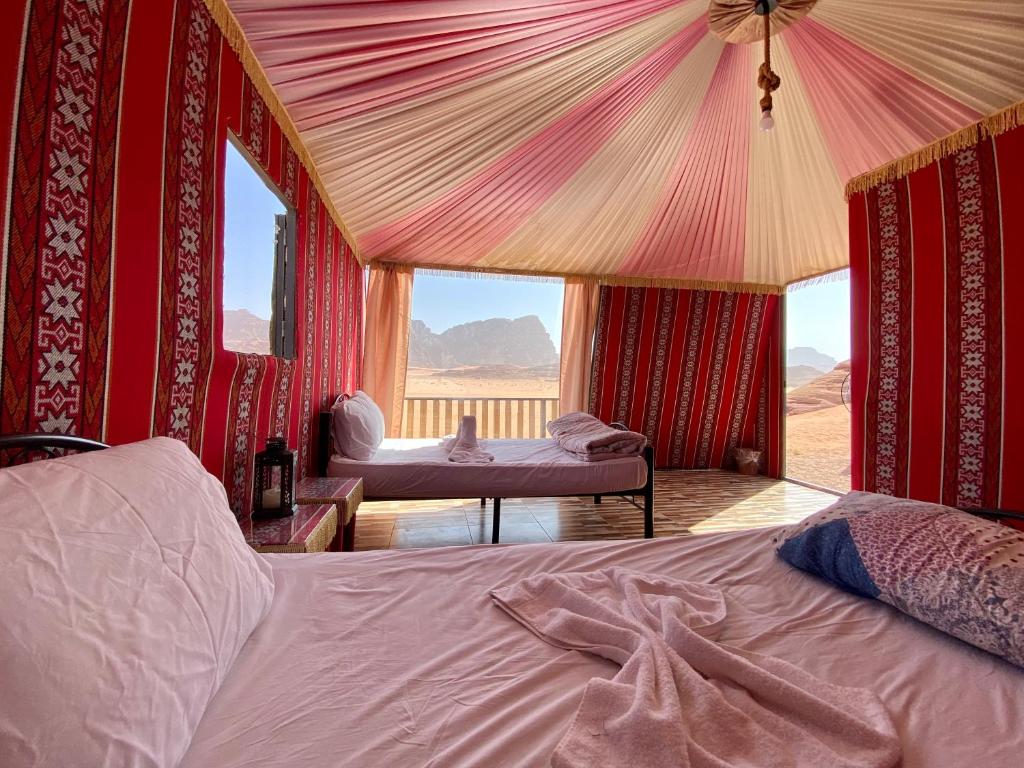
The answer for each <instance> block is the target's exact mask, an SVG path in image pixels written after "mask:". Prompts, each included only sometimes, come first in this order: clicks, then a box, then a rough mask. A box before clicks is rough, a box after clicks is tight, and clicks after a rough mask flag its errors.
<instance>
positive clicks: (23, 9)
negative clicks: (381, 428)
mask: <svg viewBox="0 0 1024 768" xmlns="http://www.w3.org/2000/svg"><path fill="white" fill-rule="evenodd" d="M135 5H136V6H137V7H136V8H134V11H133V12H132V13H129V2H128V0H34V2H31V3H29V2H26V1H25V0H17V1H16V2H14V3H12V4H11V6H12V7H9V8H5V11H6V12H7V14H6V18H5V20H6V22H7V23H6V24H5V28H6V29H7V30H8V32H5V33H4V34H5V35H6V36H7V37H6V38H5V42H6V43H8V46H6V47H3V48H4V51H5V54H4V56H3V58H2V59H0V65H2V66H3V67H4V70H3V77H2V78H0V81H3V82H5V83H7V82H10V83H13V84H15V85H16V91H12V92H11V93H10V94H9V95H10V98H4V99H2V100H0V135H2V143H0V150H2V151H3V152H4V156H3V163H4V164H3V169H4V175H5V180H4V184H3V185H0V187H2V189H3V190H4V192H3V197H2V198H0V203H2V205H3V212H4V223H5V232H6V237H5V241H4V253H3V255H4V263H3V268H2V271H0V275H2V278H0V280H2V283H0V290H2V292H3V307H2V323H3V325H2V333H0V339H2V344H3V347H2V352H0V355H2V357H0V360H2V372H0V431H3V432H26V431H48V432H66V433H71V434H79V435H84V436H87V437H95V438H99V439H101V440H105V441H107V442H110V443H123V442H129V441H133V440H139V439H143V438H147V437H149V436H151V435H169V436H172V437H175V438H178V439H180V440H182V441H184V442H185V443H187V444H188V445H189V446H190V447H191V448H192V450H193V451H195V452H196V453H197V454H198V455H199V456H200V457H201V458H202V460H203V463H204V464H205V466H206V467H207V468H208V469H209V470H210V471H211V472H213V473H214V474H216V475H217V476H218V477H221V478H222V479H223V480H224V483H225V486H226V488H227V490H228V495H229V498H230V500H231V503H232V505H233V506H234V508H235V510H236V512H237V513H239V514H241V513H242V512H243V511H244V510H245V509H247V508H248V506H249V503H250V494H251V490H250V487H251V472H252V457H253V454H254V452H255V451H256V450H258V449H259V448H260V447H262V444H263V442H264V440H265V439H266V437H267V436H268V435H271V434H282V435H286V436H287V437H288V442H289V444H290V445H291V446H292V447H293V449H296V450H297V451H298V452H299V454H300V473H304V472H306V471H308V470H309V469H310V466H311V463H312V458H313V457H312V453H313V449H312V446H313V445H315V442H314V441H315V439H316V435H315V430H316V425H317V421H316V419H315V418H314V416H315V413H316V411H317V410H318V409H320V408H321V407H324V406H326V405H329V404H330V402H331V401H332V400H333V398H334V397H336V396H337V395H338V394H339V393H342V392H352V391H353V390H354V389H355V388H356V387H357V386H358V384H359V381H360V361H361V357H362V300H363V296H362V286H363V283H362V270H361V268H360V267H359V265H358V263H357V262H356V260H355V258H354V257H353V255H352V251H351V249H350V247H349V245H348V244H347V243H346V242H345V241H344V239H343V238H342V236H341V233H340V231H339V230H338V228H337V226H336V225H335V224H334V221H333V219H332V218H331V216H330V215H329V214H328V211H327V207H326V206H325V205H324V204H322V202H321V201H320V200H319V198H318V197H317V193H316V191H315V189H314V187H313V184H312V183H311V182H310V180H309V177H308V175H307V173H306V171H305V169H304V168H303V167H302V165H301V164H300V163H299V162H298V159H297V155H296V152H295V151H294V148H293V147H292V146H291V145H290V144H289V142H288V140H287V139H286V138H285V137H284V136H283V134H282V132H281V130H280V127H279V126H278V124H277V122H276V121H275V119H274V117H273V116H272V115H271V114H270V112H269V110H268V108H267V106H266V105H265V104H264V102H263V101H262V100H261V99H260V97H259V95H258V94H257V93H256V91H255V89H254V88H253V86H252V84H251V83H250V81H249V79H248V78H247V76H246V75H245V73H244V72H243V70H242V66H241V63H240V62H239V60H238V58H237V57H236V56H235V54H234V53H233V52H232V50H231V48H230V47H229V46H228V44H227V42H226V41H225V40H224V38H223V37H222V35H221V34H220V32H219V31H218V29H217V26H216V25H215V24H214V22H213V20H212V19H211V17H210V15H209V13H208V12H207V10H206V6H205V4H204V3H203V2H202V0H148V1H147V2H146V3H145V4H144V5H145V8H144V10H143V9H142V6H141V5H140V4H138V3H136V4H135ZM12 48H13V50H14V51H16V52H18V53H17V55H16V56H15V55H8V54H7V53H6V51H9V50H11V49H12ZM229 131H231V132H232V133H234V134H235V135H236V136H237V137H238V138H239V139H240V140H241V142H242V143H243V144H244V145H245V147H246V148H247V149H248V151H249V152H250V154H251V155H252V157H253V158H254V159H255V160H256V161H257V162H258V163H259V164H260V165H261V166H262V167H263V169H264V171H266V173H267V175H268V176H269V178H270V179H271V180H272V181H274V182H275V183H276V184H277V185H278V187H279V188H280V190H281V191H282V192H283V194H284V195H285V196H286V197H287V198H288V200H289V201H290V202H291V203H292V204H293V205H294V206H295V208H296V211H297V223H298V228H299V237H298V242H299V249H298V253H297V296H296V306H295V309H296V312H297V315H296V334H297V335H296V340H297V355H296V358H297V359H295V360H282V359H277V358H272V357H265V356H259V355H249V354H239V353H235V352H230V351H226V350H224V348H223V344H222V341H221V339H222V320H221V293H222V279H223V227H224V223H223V194H224V183H223V175H224V164H225V148H226V142H227V137H228V132H229ZM8 189H9V190H10V194H9V195H8V194H7V190H8Z"/></svg>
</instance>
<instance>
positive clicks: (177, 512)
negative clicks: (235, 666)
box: [0, 438, 274, 768]
mask: <svg viewBox="0 0 1024 768" xmlns="http://www.w3.org/2000/svg"><path fill="white" fill-rule="evenodd" d="M0 498H2V499H3V505H2V509H0V573H2V578H0V616H2V617H3V630H2V631H0V670H2V671H3V672H2V683H0V688H2V694H0V765H3V766H5V768H18V767H19V766H29V765H96V766H99V765H111V766H113V765H117V766H175V765H177V764H178V762H179V761H180V760H181V758H182V756H183V755H184V754H185V751H186V749H187V748H188V745H189V742H190V740H191V738H192V734H193V732H194V730H195V728H196V726H197V724H198V723H199V720H200V718H201V717H202V715H203V712H204V710H205V709H206V706H207V704H208V702H209V701H210V699H211V697H212V696H213V695H214V693H216V691H217V689H218V687H219V686H220V684H221V681H222V680H224V678H225V676H226V675H227V674H228V671H229V670H230V668H231V665H232V663H233V662H234V660H235V657H236V656H237V655H238V652H239V650H240V649H241V647H242V645H243V644H244V643H245V641H246V639H247V638H248V637H249V635H250V633H251V632H252V631H253V629H255V627H256V625H257V624H259V622H260V621H261V620H262V619H263V617H264V616H265V615H266V612H267V610H268V609H269V608H270V604H271V601H272V600H273V596H274V582H273V575H272V572H271V569H270V567H269V565H268V564H267V563H266V562H265V561H264V560H263V558H262V557H261V556H259V555H257V554H256V553H255V552H254V551H253V550H252V549H251V548H250V547H249V546H248V545H247V544H246V542H245V538H244V537H243V535H242V532H241V530H240V528H239V526H238V523H237V521H236V520H235V518H234V515H232V513H231V510H230V509H229V507H228V502H227V497H226V496H225V493H224V487H223V486H222V485H221V483H220V482H219V481H218V480H217V479H216V478H214V477H213V476H212V475H210V474H209V473H208V472H206V470H205V469H203V466H202V465H201V464H200V463H199V460H198V459H197V458H196V457H195V456H194V455H193V454H192V452H191V451H189V450H188V448H187V447H186V446H185V445H184V444H182V443H180V442H178V441H177V440H171V439H169V438H154V439H152V440H146V441H143V442H140V443H134V444H131V445H124V446H120V447H117V448H111V449H108V450H102V451H97V452H94V453H88V454H80V455H77V456H72V457H68V458H62V459H51V460H48V461H39V462H35V463H32V464H28V465H25V466H21V467H16V468H13V469H8V470H0Z"/></svg>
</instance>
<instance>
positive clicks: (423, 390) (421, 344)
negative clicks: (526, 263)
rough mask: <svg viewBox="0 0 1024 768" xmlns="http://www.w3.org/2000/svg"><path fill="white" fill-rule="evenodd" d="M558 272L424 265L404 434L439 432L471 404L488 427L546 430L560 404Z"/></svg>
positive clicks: (415, 303) (418, 281) (496, 432)
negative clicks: (480, 273) (552, 276)
mask: <svg viewBox="0 0 1024 768" xmlns="http://www.w3.org/2000/svg"><path fill="white" fill-rule="evenodd" d="M562 291H563V285H562V282H561V281H548V282H533V281H521V280H507V279H501V278H487V277H479V278H478V277H463V276H439V275H436V274H434V273H424V272H417V273H416V277H415V280H414V282H413V299H412V328H411V332H410V337H409V372H408V375H407V378H406V389H405V397H406V410H405V417H404V419H403V435H405V436H407V437H440V436H442V435H444V434H448V433H451V432H452V431H454V430H453V426H454V425H455V424H457V422H458V418H459V417H460V416H461V415H462V414H464V413H466V414H468V413H472V414H474V415H476V417H477V427H478V430H479V432H480V434H481V436H484V437H520V436H522V437H531V436H534V437H540V436H543V434H544V433H543V423H544V421H543V420H546V419H550V418H553V417H554V416H555V415H557V414H556V409H557V407H558V346H559V344H560V341H561V328H562Z"/></svg>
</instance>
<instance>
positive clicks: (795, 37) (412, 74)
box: [228, 0, 1024, 285]
mask: <svg viewBox="0 0 1024 768" xmlns="http://www.w3.org/2000/svg"><path fill="white" fill-rule="evenodd" d="M228 5H229V7H230V8H231V10H232V11H233V12H234V14H235V16H236V17H237V19H238V22H239V24H240V25H241V28H242V29H243V31H244V32H245V36H246V38H247V40H248V42H249V44H250V45H251V47H252V49H253V51H254V53H255V55H256V58H257V59H258V61H259V63H260V65H261V66H262V68H263V69H264V71H265V72H266V74H267V76H268V78H269V80H270V82H271V83H272V84H273V86H274V88H275V90H276V92H277V94H278V96H279V97H280V99H281V101H282V102H283V104H284V105H285V107H286V108H287V110H288V112H289V114H290V116H291V118H292V119H293V120H294V121H295V123H296V125H297V127H298V129H299V132H300V134H301V136H302V138H303V141H304V142H305V144H306V147H307V148H308V150H309V152H310V154H311V156H312V158H313V162H314V163H315V165H316V168H317V171H318V173H319V174H320V176H321V178H322V180H323V182H324V184H325V187H326V189H327V191H328V193H329V195H330V196H331V197H332V199H333V202H334V204H335V206H336V207H337V209H338V210H339V211H340V213H341V215H342V217H343V218H344V219H345V223H346V224H347V226H348V228H349V229H350V230H351V232H352V235H353V236H354V238H355V240H356V243H355V245H356V247H357V249H358V250H359V251H360V254H361V256H362V258H363V259H364V260H373V259H379V260H384V261H396V262H407V263H414V264H419V265H434V266H451V267H453V268H492V269H505V270H516V271H536V272H547V273H552V274H588V275H602V276H618V277H622V278H651V279H661V280H665V279H668V280H692V281H704V282H715V283H756V284H768V285H781V284H784V283H787V282H790V281H793V280H797V279H800V278H804V277H808V276H811V275H815V274H819V273H822V272H825V271H828V270H832V269H836V268H839V267H842V266H844V265H845V264H846V261H847V245H846V207H845V204H844V201H843V186H844V184H845V182H846V181H847V180H849V179H850V178H851V177H853V176H856V175H858V174H860V173H863V172H865V171H868V170H871V169H873V168H875V167H877V166H879V165H882V164H884V163H886V162H889V161H891V160H894V159H895V158H897V157H900V156H901V155H904V154H906V153H908V152H911V151H913V150H916V149H918V148H920V147H922V146H924V145H925V144H928V143H929V142H932V141H934V140H935V139H937V138H939V137H942V136H944V135H945V134H947V133H950V132H952V131H954V130H957V129H959V128H962V127H963V126H965V125H967V124H969V123H971V122H973V121H975V120H977V119H978V118H980V117H982V116H984V115H987V114H989V113H991V112H994V111H996V110H998V109H1001V108H1003V107H1006V106H1008V105H1010V104H1012V103H1014V102H1017V101H1020V100H1021V99H1022V98H1024V66H1022V65H1021V62H1022V61H1024V2H1021V0H857V2H853V1H852V0H819V2H817V4H816V5H814V6H813V8H811V9H810V12H809V13H808V14H807V15H806V17H804V18H803V19H802V20H800V21H798V22H796V23H795V24H793V25H792V26H791V27H789V28H788V29H785V30H782V31H780V32H779V33H778V34H777V35H775V36H774V37H773V40H772V63H773V67H774V69H775V70H776V71H777V72H778V73H779V74H780V75H781V77H782V87H781V88H780V90H778V91H777V92H776V93H775V119H776V127H775V130H774V131H772V132H768V133H762V132H760V131H758V129H757V123H758V120H759V118H760V114H759V110H758V106H757V100H758V96H759V92H758V91H757V90H756V83H755V81H756V72H757V67H758V65H759V64H760V62H761V46H760V44H759V43H750V44H741V45H730V44H727V43H725V42H724V41H723V40H722V39H720V38H719V37H718V36H716V35H715V34H713V33H712V32H710V31H709V29H708V17H707V11H708V0H625V1H623V0H619V1H613V0H568V1H566V0H558V1H557V2H556V1H555V0H517V2H515V3H495V2H493V0H417V1H416V2H411V1H409V0H404V1H394V2H391V1H388V0H383V1H382V0H378V1H377V2H355V3H340V2H336V1H334V0H302V1H301V2H299V0H228Z"/></svg>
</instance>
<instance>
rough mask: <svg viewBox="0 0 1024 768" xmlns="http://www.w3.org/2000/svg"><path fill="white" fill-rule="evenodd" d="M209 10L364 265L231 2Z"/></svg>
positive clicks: (219, 0) (210, 2)
mask: <svg viewBox="0 0 1024 768" xmlns="http://www.w3.org/2000/svg"><path fill="white" fill-rule="evenodd" d="M204 2H205V3H206V8H207V10H209V12H210V15H211V16H212V17H213V20H214V21H215V22H216V24H217V27H218V28H219V29H220V31H221V34H222V35H224V39H225V40H227V41H228V45H230V46H231V50H233V51H234V52H235V53H236V54H237V55H238V58H239V59H240V60H241V62H242V68H243V69H244V70H245V74H247V75H248V76H249V79H250V80H251V81H252V84H253V86H254V87H255V88H256V92H257V93H259V95H260V96H261V97H262V98H263V101H264V102H265V103H266V105H267V108H268V109H269V110H270V114H271V115H273V116H274V119H275V120H277V123H278V125H280V126H281V131H282V132H283V133H284V135H285V137H286V138H287V139H288V141H289V142H291V145H292V149H294V150H295V154H296V155H297V156H298V158H299V162H300V163H302V165H303V167H305V169H306V172H307V173H308V174H309V178H310V179H312V180H313V186H315V187H316V191H317V192H318V193H319V195H320V199H321V200H322V201H323V204H324V205H325V206H326V208H327V211H328V213H330V215H331V218H332V219H334V223H335V224H337V225H338V229H340V230H341V234H342V236H343V237H344V238H345V241H346V242H347V243H348V244H349V247H350V248H351V249H352V253H353V254H355V257H356V260H357V261H358V262H359V263H360V264H364V262H363V258H362V254H361V253H360V251H359V247H358V245H357V243H356V238H355V236H354V235H353V234H352V231H351V230H350V229H349V228H348V226H347V225H346V224H345V222H344V220H343V219H342V218H341V214H340V213H339V212H338V209H337V208H336V207H335V206H334V201H333V200H332V199H331V196H330V195H329V194H327V187H325V186H324V182H323V179H321V178H320V174H319V172H318V171H317V169H316V164H315V163H314V162H313V157H312V155H310V154H309V150H308V149H306V144H305V142H304V141H303V140H302V136H301V135H300V134H299V129H298V127H297V126H296V125H295V123H294V122H292V118H291V115H289V114H288V110H287V109H286V108H285V106H284V104H283V103H282V102H281V99H280V98H278V95H277V91H275V90H274V86H273V85H271V84H270V80H269V78H268V77H267V73H266V72H264V71H263V67H262V65H261V64H260V62H259V59H257V58H256V54H255V53H254V52H253V50H252V48H251V47H250V46H249V41H248V40H247V39H246V37H245V33H244V32H243V31H242V26H241V24H239V23H238V19H237V18H235V14H234V13H232V11H231V9H230V8H228V4H227V0H204Z"/></svg>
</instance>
